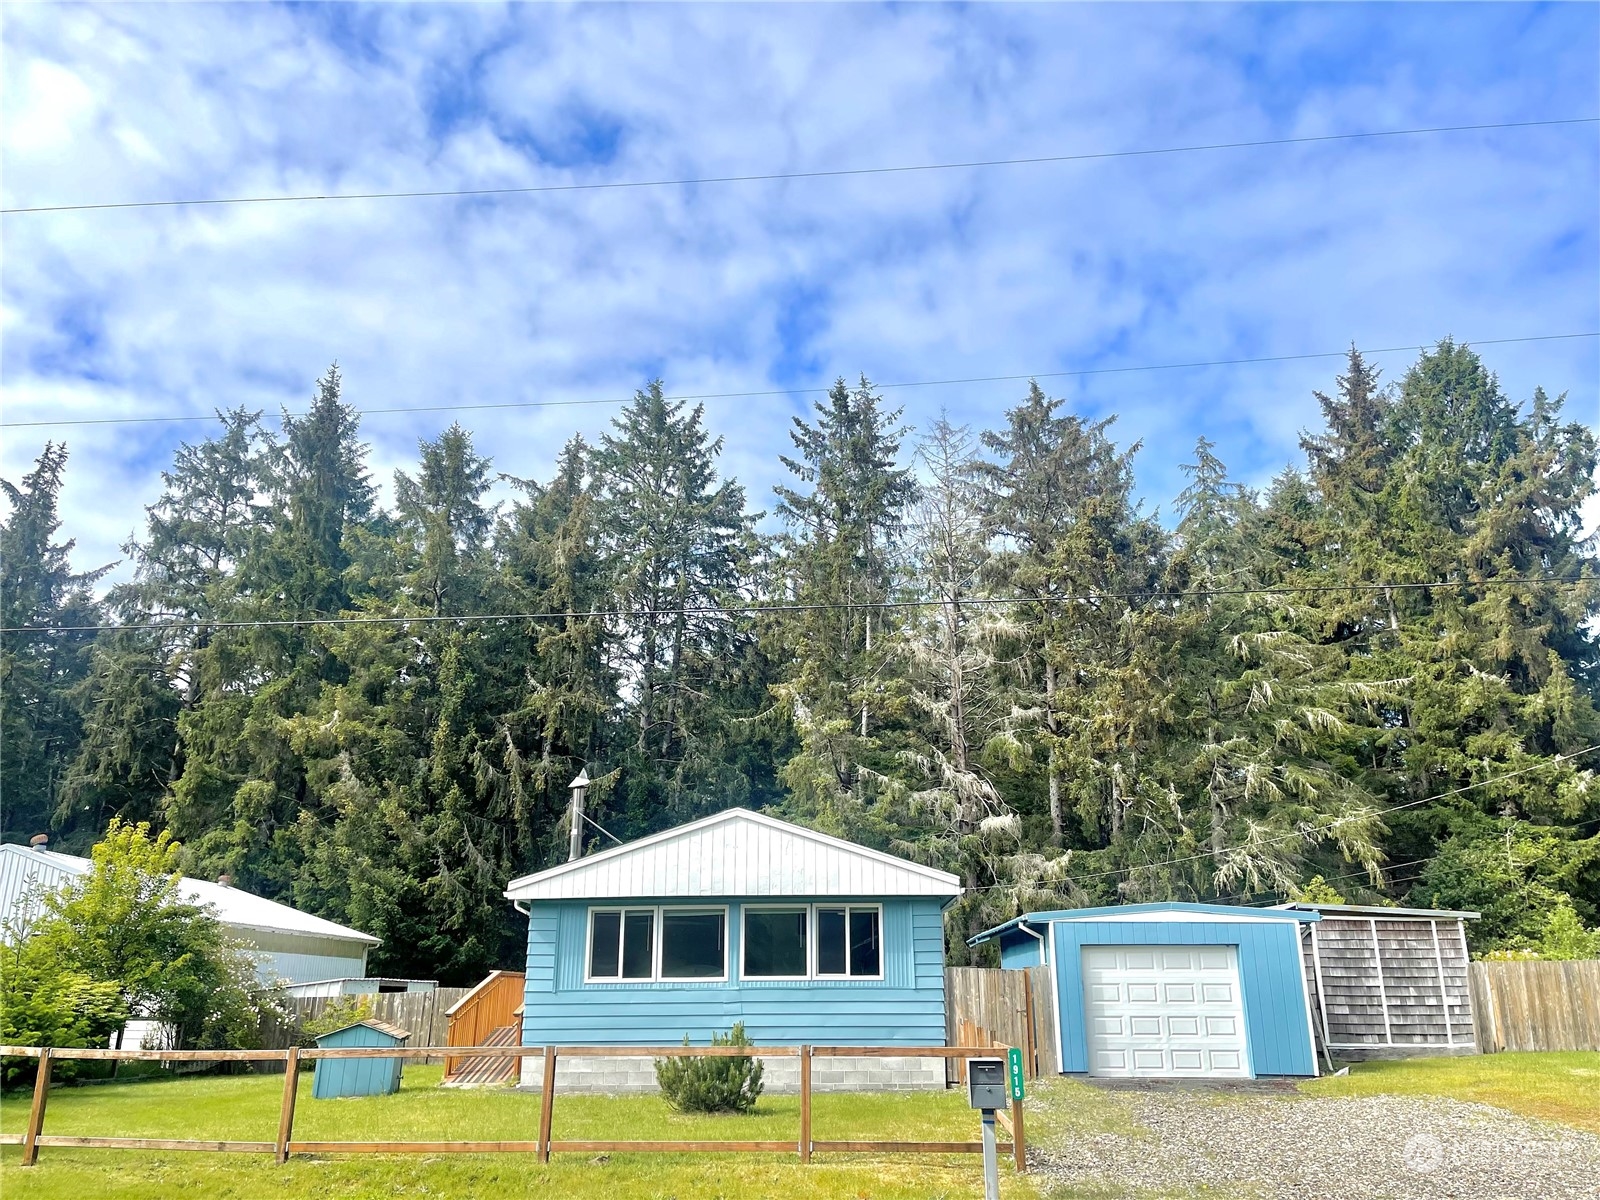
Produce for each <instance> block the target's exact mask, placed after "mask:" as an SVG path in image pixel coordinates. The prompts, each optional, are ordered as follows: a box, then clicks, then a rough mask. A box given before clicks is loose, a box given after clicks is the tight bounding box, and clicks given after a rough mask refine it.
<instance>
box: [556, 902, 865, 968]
mask: <svg viewBox="0 0 1600 1200" xmlns="http://www.w3.org/2000/svg"><path fill="white" fill-rule="evenodd" d="M644 912H647V913H649V914H650V974H649V975H648V976H626V977H625V976H623V975H622V974H621V971H622V963H623V948H624V943H625V942H626V941H627V936H628V934H627V929H628V922H627V914H628V913H644ZM668 912H671V913H674V914H678V915H685V916H687V915H691V914H700V913H721V914H722V974H720V975H663V974H662V973H661V943H662V933H663V931H664V929H665V924H664V921H663V919H662V918H663V914H665V913H668ZM596 913H619V914H621V915H622V918H623V919H622V920H621V922H620V923H619V928H618V937H617V972H618V973H617V974H616V975H591V974H590V973H589V968H590V967H591V966H592V965H593V964H594V918H595V914H596ZM879 920H880V922H881V920H882V918H879ZM729 924H730V920H729V911H728V906H727V905H726V904H597V905H595V906H594V907H593V908H590V909H587V910H586V911H585V915H584V934H583V981H584V983H604V984H624V985H631V984H640V983H727V982H728V958H729V954H728V936H729V935H728V927H729ZM879 930H880V932H879V935H878V936H879V938H880V940H881V938H882V936H883V934H882V926H881V924H880V926H879ZM740 953H741V954H743V942H742V941H741V943H740Z"/></svg>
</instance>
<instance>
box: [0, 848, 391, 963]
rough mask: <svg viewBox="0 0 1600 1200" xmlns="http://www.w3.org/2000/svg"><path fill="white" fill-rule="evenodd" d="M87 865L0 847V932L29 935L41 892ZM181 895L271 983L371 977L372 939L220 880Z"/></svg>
mask: <svg viewBox="0 0 1600 1200" xmlns="http://www.w3.org/2000/svg"><path fill="white" fill-rule="evenodd" d="M90 866H91V863H90V861H89V860H88V859H87V858H79V857H78V856H77V855H74V854H57V853H55V852H54V851H53V850H46V849H43V848H30V847H28V846H17V845H13V844H11V843H6V844H4V845H0V929H3V928H5V927H7V926H9V927H11V928H13V929H26V927H27V925H28V923H29V922H30V921H32V920H34V919H36V918H37V916H38V902H39V896H40V894H41V893H42V892H45V891H53V890H55V889H57V888H60V887H61V886H63V885H64V884H66V883H67V882H69V881H70V880H72V879H75V878H76V877H78V876H79V875H82V874H84V873H85V872H87V871H88V870H89V868H90ZM178 894H179V895H180V896H181V897H182V898H183V899H184V900H185V901H186V902H188V903H190V904H198V905H205V906H208V907H209V908H211V909H212V911H213V912H214V913H215V914H216V916H217V919H218V920H219V921H221V923H222V924H223V925H224V926H226V927H227V929H228V932H230V933H232V934H233V935H234V936H235V937H237V938H238V939H239V940H240V941H242V942H245V943H247V944H248V945H249V946H250V947H251V948H252V949H253V950H254V951H255V958H256V969H257V972H258V973H259V975H260V977H261V979H262V981H263V982H266V983H271V982H279V983H308V982H314V981H322V980H329V979H360V978H362V977H364V976H365V975H366V973H367V951H368V950H370V949H372V947H374V946H376V945H378V944H379V939H378V938H375V937H373V936H372V935H371V934H367V933H362V932H361V931H360V930H357V929H349V928H347V927H345V926H343V925H337V924H335V923H334V922H332V921H326V920H323V918H321V917H314V916H312V915H311V914H310V913H304V912H301V911H300V910H299V909H297V908H290V907H289V906H288V905H287V904H279V903H278V902H277V901H275V900H268V899H266V898H265V897H262V896H257V895H254V894H253V893H251V892H246V891H243V890H242V889H240V888H236V887H232V886H230V885H229V884H227V883H225V882H221V881H219V882H217V883H206V882H204V881H203V880H199V879H189V878H184V879H182V880H180V881H179V884H178Z"/></svg>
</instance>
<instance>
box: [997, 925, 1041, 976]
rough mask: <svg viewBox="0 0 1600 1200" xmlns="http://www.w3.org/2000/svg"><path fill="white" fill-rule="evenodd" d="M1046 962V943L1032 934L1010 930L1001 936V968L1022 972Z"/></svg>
mask: <svg viewBox="0 0 1600 1200" xmlns="http://www.w3.org/2000/svg"><path fill="white" fill-rule="evenodd" d="M1042 962H1044V941H1043V939H1042V938H1036V937H1034V936H1032V935H1031V934H1026V933H1023V932H1021V931H1020V930H1016V929H1009V930H1007V931H1006V932H1005V933H1002V934H1001V935H1000V966H1001V967H1002V968H1003V969H1004V970H1007V971H1021V970H1023V969H1024V968H1027V967H1037V966H1039V965H1040V964H1041V963H1042Z"/></svg>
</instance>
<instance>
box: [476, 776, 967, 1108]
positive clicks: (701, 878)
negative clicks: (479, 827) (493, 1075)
mask: <svg viewBox="0 0 1600 1200" xmlns="http://www.w3.org/2000/svg"><path fill="white" fill-rule="evenodd" d="M505 894H506V896H507V898H509V899H510V900H511V901H513V902H514V903H515V904H516V906H517V908H518V909H519V911H522V912H525V913H526V914H527V916H528V959H527V972H526V993H525V996H524V1001H523V1015H522V1043H523V1045H525V1046H541V1045H550V1044H554V1045H567V1046H661V1045H670V1044H676V1043H679V1042H682V1040H683V1039H684V1037H686V1036H687V1037H688V1038H689V1040H690V1042H692V1043H695V1044H699V1045H705V1044H708V1043H709V1042H710V1040H711V1035H712V1034H713V1033H725V1032H727V1031H728V1030H729V1029H731V1028H732V1027H733V1025H734V1023H735V1022H743V1023H744V1027H745V1032H746V1033H747V1034H748V1035H749V1037H750V1038H751V1040H752V1041H753V1042H755V1043H756V1044H757V1045H768V1046H796V1045H801V1044H810V1045H830V1046H832V1045H859V1046H942V1045H943V1044H944V1036H945V994H944V909H945V908H946V907H947V906H948V905H949V904H950V903H951V901H953V900H954V899H955V898H956V897H957V896H959V895H960V894H961V883H960V881H959V880H958V879H957V878H956V877H955V876H954V875H951V874H948V873H947V872H944V871H938V870H935V869H934V868H932V867H926V866H923V865H921V864H919V863H913V862H908V861H906V860H904V859H901V858H896V857H894V856H893V855H890V854H884V853H881V852H879V851H877V850H869V849H867V848H866V847H864V846H858V845H855V844H854V843H851V842H847V841H842V840H840V839H839V838H834V837H828V836H827V835H825V834H821V833H817V832H815V831H813V830H810V829H804V828H801V827H800V826H798V825H792V824H790V823H788V822H786V821H780V820H777V819H776V818H773V817H769V816H766V815H764V814H761V813H755V812H750V811H748V810H746V809H738V808H736V809H730V810H729V811H727V812H722V813H718V814H717V815H716V816H713V817H707V818H706V819H704V820H701V821H695V822H693V823H691V824H688V825H683V826H680V827H679V828H677V829H671V830H668V831H666V832H665V833H659V834H656V835H654V836H652V837H647V838H642V839H640V840H639V841H636V842H630V843H628V844H627V845H623V846H617V847H614V848H612V849H610V850H606V851H603V852H601V853H598V854H592V855H590V856H588V857H587V858H581V859H577V860H575V861H572V862H568V863H563V864H562V865H561V866H558V867H552V868H550V869H549V870H547V871H540V872H538V873H537V874H533V875H528V876H524V877H523V878H521V879H516V880H513V881H512V882H511V884H510V885H509V886H508V887H507V888H506V893H505ZM766 1067H767V1086H768V1088H769V1089H770V1090H783V1089H784V1088H786V1087H788V1086H792V1084H793V1082H794V1079H791V1078H790V1077H791V1076H795V1077H796V1078H797V1067H796V1061H795V1060H794V1059H792V1058H791V1059H784V1058H772V1059H768V1060H767V1062H766ZM557 1070H558V1072H559V1076H558V1078H559V1083H560V1086H561V1087H562V1089H563V1090H572V1089H574V1088H579V1089H582V1088H587V1089H589V1090H596V1091H619V1090H630V1089H634V1088H653V1087H654V1086H655V1076H654V1073H653V1068H652V1066H651V1060H650V1059H649V1058H648V1057H639V1058H633V1057H617V1058H603V1059H602V1058H588V1059H584V1058H564V1059H561V1060H560V1062H559V1065H558V1068H557ZM542 1071H543V1063H542V1062H541V1061H539V1060H538V1059H534V1058H529V1059H525V1060H523V1067H522V1082H523V1083H524V1084H525V1085H533V1084H536V1083H538V1082H539V1081H540V1074H541V1073H542ZM813 1079H814V1084H815V1086H817V1087H819V1088H822V1087H838V1088H843V1087H858V1088H872V1089H878V1088H885V1087H943V1086H944V1064H943V1063H942V1062H940V1061H939V1060H938V1059H914V1058H905V1059H901V1058H889V1059H818V1060H817V1063H816V1069H815V1073H814V1076H813Z"/></svg>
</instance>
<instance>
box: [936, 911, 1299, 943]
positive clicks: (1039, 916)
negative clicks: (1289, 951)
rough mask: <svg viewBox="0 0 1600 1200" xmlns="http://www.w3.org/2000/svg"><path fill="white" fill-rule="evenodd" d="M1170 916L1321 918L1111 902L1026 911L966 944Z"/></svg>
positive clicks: (1297, 914) (1190, 917)
mask: <svg viewBox="0 0 1600 1200" xmlns="http://www.w3.org/2000/svg"><path fill="white" fill-rule="evenodd" d="M1164 915H1171V916H1173V917H1174V918H1175V919H1178V920H1193V919H1195V918H1196V917H1201V918H1204V919H1206V920H1209V921H1320V920H1321V919H1322V917H1321V915H1320V914H1319V913H1315V912H1302V911H1300V910H1291V909H1285V908H1246V907H1245V906H1244V905H1241V904H1190V903H1186V902H1181V901H1176V900H1172V901H1158V902H1156V903H1153V904H1111V905H1106V906H1105V907H1102V908H1059V909H1055V910H1053V911H1050V912H1031V913H1023V914H1022V916H1020V917H1013V918H1012V919H1011V920H1009V921H1007V922H1006V923H1005V924H1004V925H996V926H995V927H994V928H993V929H985V930H984V931H983V932H982V933H980V934H978V935H977V936H975V937H971V938H968V939H967V945H969V946H976V945H977V944H978V943H979V942H987V941H988V940H989V939H990V938H996V937H999V936H1000V935H1001V934H1002V933H1004V932H1006V930H1008V929H1016V928H1018V927H1019V926H1022V925H1048V924H1049V923H1050V922H1051V921H1119V920H1123V921H1125V920H1129V919H1132V920H1158V919H1160V918H1161V917H1162V916H1164Z"/></svg>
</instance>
